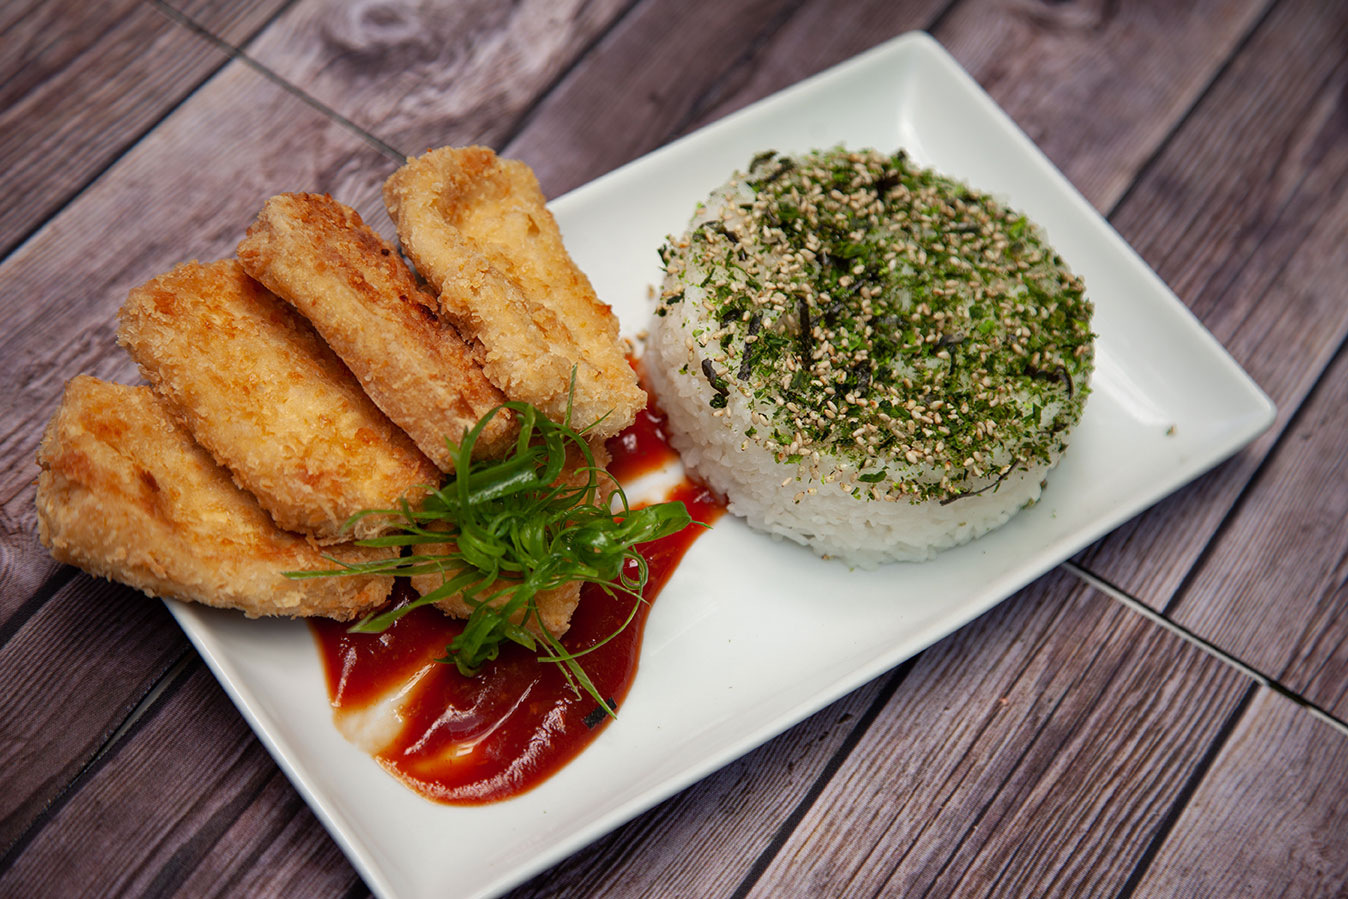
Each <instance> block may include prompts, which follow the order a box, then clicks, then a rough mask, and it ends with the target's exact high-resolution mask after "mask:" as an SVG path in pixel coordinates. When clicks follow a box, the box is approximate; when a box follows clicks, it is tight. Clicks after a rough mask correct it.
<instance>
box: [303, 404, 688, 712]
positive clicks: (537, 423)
mask: <svg viewBox="0 0 1348 899" xmlns="http://www.w3.org/2000/svg"><path fill="white" fill-rule="evenodd" d="M505 410H510V411H512V412H514V413H515V414H516V416H517V417H518V420H519V424H520V432H519V438H518V439H517V440H516V442H515V446H514V450H513V452H512V453H510V454H509V455H508V456H506V457H505V458H503V459H478V460H474V459H473V458H472V454H473V446H474V445H475V444H476V442H477V439H478V437H479V436H480V435H481V433H482V431H483V429H484V428H486V426H487V424H488V422H490V421H491V420H492V418H493V417H494V416H496V415H498V414H500V413H502V412H504V411H505ZM569 417H570V416H569V415H568V420H569ZM586 430H588V429H586ZM446 442H447V443H448V444H449V447H450V451H451V453H452V457H453V461H454V471H455V474H454V475H452V476H450V477H449V478H448V479H447V480H446V482H445V483H444V484H443V485H442V486H441V487H440V488H439V489H436V490H433V491H432V492H431V494H430V495H429V496H427V497H426V499H425V500H424V501H423V502H422V503H421V505H420V506H419V507H418V508H412V507H411V505H410V504H408V503H407V502H406V501H404V502H403V503H402V505H401V507H400V508H399V509H396V510H393V509H369V510H366V511H364V512H360V513H358V514H357V515H355V516H353V517H352V518H351V520H350V521H349V522H347V526H348V527H350V525H351V523H352V522H355V521H357V520H358V519H360V518H361V517H363V516H366V515H393V516H396V517H398V518H399V519H401V524H400V525H399V530H398V531H396V532H394V533H390V534H387V535H385V536H382V537H376V538H372V539H368V540H360V541H357V542H358V544H359V545H361V546H381V547H400V548H402V547H407V548H410V551H407V552H405V553H404V554H402V555H401V556H399V557H398V558H392V559H381V560H376V561H372V562H362V563H355V564H349V563H345V562H341V561H340V560H337V559H332V561H333V562H334V563H335V564H337V565H339V566H341V567H340V568H337V569H332V570H326V571H290V572H286V576H287V577H293V578H307V577H332V576H340V575H381V576H389V575H392V576H395V577H411V576H413V575H424V574H435V573H440V574H442V575H443V576H444V583H443V584H442V585H441V586H439V587H438V588H436V589H435V590H432V591H431V592H429V593H427V594H425V595H424V596H422V597H420V598H418V599H416V600H413V601H412V602H409V603H407V604H406V605H403V606H400V607H398V608H396V609H392V610H390V611H386V612H382V613H378V614H374V615H370V616H367V617H366V618H365V619H363V620H362V621H360V622H358V623H357V624H355V625H353V626H352V627H351V631H352V632H353V633H379V632H381V631H383V630H384V629H386V628H387V627H389V625H391V624H393V622H394V621H396V620H398V619H399V618H400V617H402V616H403V615H406V614H407V613H408V612H410V611H412V610H413V609H415V608H417V607H419V606H424V605H428V604H430V603H434V602H437V601H439V600H441V599H444V598H446V597H448V596H453V595H454V594H456V593H461V594H462V596H463V598H464V600H465V602H466V603H467V605H468V606H469V608H471V609H472V613H471V614H470V615H469V617H468V619H467V622H466V624H465V625H464V628H463V632H462V633H460V634H459V635H458V636H457V637H455V638H454V639H453V640H452V641H451V642H450V644H449V646H448V647H446V657H445V658H442V659H438V660H437V661H440V662H445V663H449V662H453V663H454V664H455V665H456V666H457V667H458V669H459V671H460V672H462V673H463V674H464V675H466V676H470V677H471V676H473V675H475V674H476V673H477V672H478V670H479V669H480V668H481V667H482V665H483V664H485V663H486V662H489V661H491V660H492V659H494V658H496V656H497V654H498V652H499V651H500V647H501V644H502V643H503V642H504V641H506V640H510V641H512V642H514V643H518V644H520V645H521V646H524V647H526V648H527V649H529V650H530V651H535V650H538V641H539V640H540V639H541V640H542V642H543V644H544V645H545V647H544V649H545V651H543V652H542V654H541V655H540V656H539V661H540V662H552V663H555V664H557V665H559V666H561V668H562V671H563V673H564V674H565V675H566V678H567V681H568V682H569V683H570V685H571V688H572V689H573V690H576V691H577V693H578V694H579V691H580V690H581V689H583V690H585V691H586V692H587V693H588V694H590V695H591V696H592V697H594V699H595V701H596V702H598V703H599V706H600V707H601V708H602V709H604V710H605V711H607V712H608V713H609V714H610V715H611V714H613V711H612V709H611V708H610V704H609V702H608V701H606V700H605V699H604V697H602V696H600V695H599V691H598V690H597V689H596V688H595V686H594V684H593V683H592V682H591V681H590V679H589V677H588V676H587V675H586V674H585V671H584V669H583V668H582V667H581V665H580V662H579V661H578V660H579V659H580V657H581V656H584V655H585V654H586V653H589V652H592V651H594V650H595V649H598V648H599V646H602V645H603V643H605V642H608V640H611V639H612V638H613V637H614V636H616V635H617V634H618V633H620V632H621V630H622V628H619V630H618V631H615V632H614V633H613V634H611V635H609V636H608V637H606V638H605V639H604V640H603V641H601V642H600V643H599V644H596V645H595V646H592V647H590V648H588V649H585V650H581V651H578V652H574V653H573V652H568V651H567V650H566V649H564V648H563V647H562V645H561V643H560V642H559V641H558V640H557V638H556V637H554V636H553V635H552V634H551V633H549V632H548V629H547V628H546V627H544V626H543V622H542V619H541V618H540V617H539V612H538V608H537V606H536V605H535V602H534V598H535V597H536V596H537V595H538V594H539V593H540V592H542V591H544V590H550V589H553V588H555V587H560V586H562V585H563V584H566V583H568V582H570V581H580V582H586V583H593V584H598V585H600V586H601V587H602V588H603V590H604V591H605V592H606V593H607V594H609V596H611V597H612V596H614V595H615V594H621V595H625V596H628V597H631V598H632V600H633V605H632V611H631V613H630V614H629V615H628V617H627V619H626V621H625V622H624V624H623V627H624V628H625V627H626V625H627V623H628V622H630V621H631V620H632V618H633V617H634V616H635V614H636V610H637V604H638V603H639V602H641V601H642V593H641V591H642V588H643V587H645V585H646V579H647V574H648V572H647V567H646V560H645V559H644V558H642V556H641V554H640V553H639V552H637V551H636V548H635V547H636V545H637V544H639V543H645V542H648V541H651V540H656V539H659V538H661V537H665V536H668V535H670V534H673V533H676V532H678V531H680V530H682V529H683V528H685V527H687V526H688V525H689V524H691V523H692V518H691V516H690V515H689V514H688V509H687V507H685V506H684V504H683V503H681V502H664V503H657V504H655V505H650V506H644V507H642V508H639V509H633V508H631V507H629V506H628V504H627V496H626V494H625V493H624V492H623V490H622V487H621V486H620V485H618V484H617V482H616V480H613V479H612V476H611V475H609V474H608V472H607V471H605V470H604V469H603V468H601V467H599V466H597V465H595V462H594V454H593V453H592V452H591V451H590V447H589V445H588V444H587V443H586V441H585V432H584V431H576V430H575V429H573V428H571V427H570V425H569V424H557V423H555V422H552V421H549V420H548V419H547V418H546V417H545V416H544V415H543V414H542V413H541V412H539V411H538V410H537V409H535V408H534V407H533V406H531V405H529V404H527V403H516V402H507V403H504V404H502V405H501V406H498V407H497V408H495V409H493V410H492V411H490V412H488V413H487V414H486V415H485V416H483V417H482V420H481V421H479V422H478V423H477V424H476V425H475V426H474V427H473V428H472V429H471V430H469V431H467V432H466V433H465V435H464V438H463V441H462V442H461V443H458V444H455V443H454V442H453V441H452V440H447V441H446ZM568 449H574V450H576V451H578V452H579V453H580V454H581V456H582V458H583V459H584V464H583V465H579V466H577V467H575V468H574V469H573V470H572V472H570V473H568V475H569V477H568V480H569V481H575V482H579V481H580V480H581V478H582V477H583V478H584V481H583V483H566V482H559V477H560V476H561V475H562V473H563V471H564V469H565V464H566V459H567V452H568ZM601 478H608V479H609V480H610V481H611V482H612V484H613V492H612V496H614V497H616V498H617V507H618V508H617V510H616V511H614V510H613V508H612V505H611V500H609V498H608V497H606V496H605V493H604V492H603V491H601V490H600V484H601V480H600V479H601ZM431 544H438V546H433V547H432V549H434V550H435V552H418V551H417V548H418V547H424V546H427V545H431ZM329 558H331V557H329ZM517 617H518V619H519V623H518V624H517V623H515V619H516V618H517ZM530 620H533V621H536V622H537V623H538V631H539V634H537V635H536V634H534V633H533V632H532V631H530V630H528V629H527V628H526V627H525V626H524V625H525V624H526V623H527V622H529V621H530ZM540 635H541V636H540Z"/></svg>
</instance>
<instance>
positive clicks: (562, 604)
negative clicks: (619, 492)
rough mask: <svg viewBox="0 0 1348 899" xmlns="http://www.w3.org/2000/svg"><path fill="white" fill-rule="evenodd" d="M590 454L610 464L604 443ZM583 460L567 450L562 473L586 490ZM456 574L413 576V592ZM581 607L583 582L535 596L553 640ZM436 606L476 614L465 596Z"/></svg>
mask: <svg viewBox="0 0 1348 899" xmlns="http://www.w3.org/2000/svg"><path fill="white" fill-rule="evenodd" d="M589 443H590V453H591V455H592V456H593V457H594V464H595V465H596V466H597V467H599V468H606V467H607V466H608V463H609V461H610V456H609V453H608V450H607V449H606V448H605V447H604V442H603V441H602V440H598V439H595V440H591V441H589ZM584 462H585V460H584V458H583V456H582V455H581V453H580V452H579V451H577V450H575V449H571V450H568V452H567V463H566V467H565V468H564V469H563V470H562V477H561V480H562V481H563V482H565V483H567V484H570V485H572V486H577V487H584V486H585V485H586V484H587V483H588V482H589V477H590V474H589V472H588V471H584V470H582V466H583V465H584ZM598 489H599V496H598V501H599V502H601V503H604V504H605V505H606V504H607V503H608V499H609V497H610V496H611V495H612V492H613V485H612V482H611V480H610V479H608V478H605V477H603V476H600V477H599V480H598ZM452 549H453V546H452V545H451V544H446V543H433V544H429V545H427V546H424V547H421V548H420V549H419V550H418V551H419V552H424V553H427V554H428V555H437V554H442V553H448V552H450V551H451V550H452ZM456 573H457V572H456V571H447V572H445V573H443V574H419V575H416V576H414V577H412V578H411V579H410V580H411V585H412V589H413V590H415V591H416V592H417V595H418V596H425V595H426V594H427V593H430V592H431V591H432V590H435V589H436V588H438V587H439V586H440V585H441V584H443V583H444V582H445V581H446V580H449V579H450V578H452V577H454V575H455V574H456ZM504 602H505V598H504V597H503V598H502V599H501V600H500V601H498V602H497V605H500V604H502V603H504ZM579 604H580V582H579V581H571V582H569V583H566V584H562V585H561V586H560V587H555V588H553V589H551V590H543V591H541V592H540V593H538V594H537V595H535V596H534V606H535V608H537V609H538V618H539V619H541V621H542V626H543V627H545V628H547V630H548V633H550V634H552V635H553V636H554V637H560V636H561V635H562V634H564V633H566V631H567V629H568V628H569V627H570V626H571V615H572V614H573V613H574V612H575V611H576V606H578V605H579ZM435 607H436V608H437V609H439V610H440V611H442V612H444V613H445V614H446V615H449V616H450V617H451V618H467V617H468V616H469V615H471V614H472V613H473V610H472V607H471V606H469V605H468V603H467V601H465V600H464V598H463V595H462V594H454V595H453V596H448V597H446V598H444V599H442V600H440V601H439V602H437V603H435ZM522 618H523V613H521V614H518V615H516V616H515V624H520V623H521V619H522ZM524 626H525V627H526V628H527V629H529V630H531V631H533V632H534V633H535V634H539V635H540V636H541V633H540V632H539V622H538V621H536V620H534V619H533V618H530V619H529V621H527V622H524Z"/></svg>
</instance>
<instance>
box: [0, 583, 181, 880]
mask: <svg viewBox="0 0 1348 899" xmlns="http://www.w3.org/2000/svg"><path fill="white" fill-rule="evenodd" d="M113 648H115V658H110V657H109V655H110V653H109V650H110V649H113ZM190 651H191V650H190V647H189V646H188V644H187V640H186V638H184V637H183V635H182V632H181V631H179V630H178V628H177V627H176V626H175V625H174V624H173V623H172V621H171V620H170V618H169V615H168V613H167V612H166V611H165V610H164V606H163V604H162V603H160V602H159V601H158V600H153V599H150V598H148V597H146V596H144V595H142V594H140V593H137V592H136V591H134V590H131V589H130V588H129V587H123V586H121V585H120V584H113V583H110V582H108V581H104V580H97V579H94V578H91V577H89V576H88V575H84V574H80V575H77V576H76V577H74V578H72V579H71V580H70V581H69V582H68V583H67V584H66V585H65V586H64V587H63V588H62V589H61V590H59V591H58V592H57V593H56V594H55V595H54V596H52V597H51V599H49V600H47V601H46V602H45V603H43V604H42V605H41V606H40V607H39V608H38V609H37V610H36V611H35V612H34V613H33V614H32V615H31V616H30V617H28V618H26V620H25V621H24V622H23V624H22V626H21V627H18V628H16V629H15V630H14V632H13V633H12V635H10V636H9V638H8V639H7V640H5V641H4V643H3V644H0V683H3V684H4V690H5V694H6V698H5V701H4V702H0V734H3V735H4V737H3V738H2V739H0V770H3V771H4V772H5V777H4V784H5V788H4V790H0V855H3V854H4V851H5V849H6V848H7V847H9V846H10V845H11V844H12V843H13V842H14V841H15V840H16V839H18V838H19V837H20V836H21V835H22V834H23V833H24V831H25V830H27V828H28V827H29V826H30V825H31V824H32V822H33V819H34V818H35V817H36V816H37V814H38V813H39V812H40V811H41V810H42V809H43V808H44V807H46V806H47V805H48V804H49V803H50V802H51V801H52V800H53V799H55V798H56V797H57V796H58V795H59V794H60V793H61V792H62V791H63V790H64V789H65V788H66V786H67V785H68V784H69V783H70V781H71V780H72V779H73V778H74V777H75V775H76V774H77V773H79V771H80V770H81V769H82V768H83V767H84V766H85V765H86V764H88V763H89V761H90V760H91V759H92V758H93V757H94V755H95V754H96V753H97V752H98V751H99V750H100V749H101V748H102V746H103V744H104V743H105V741H106V740H107V738H108V737H109V736H110V735H111V734H112V733H113V732H114V731H115V730H116V729H117V727H118V726H119V725H120V724H121V723H122V721H123V720H124V719H125V718H126V716H127V715H128V714H129V713H130V712H131V710H132V708H133V707H134V706H135V705H136V703H137V702H138V701H139V700H140V698H141V697H142V696H144V695H145V694H146V693H147V692H148V691H149V689H150V687H151V686H152V685H153V684H154V682H155V680H156V679H158V678H159V677H160V676H162V675H163V674H164V672H165V671H167V670H168V668H169V667H170V666H171V665H172V664H173V663H174V661H175V660H176V659H177V658H179V657H180V656H182V655H184V654H186V653H188V652H190Z"/></svg>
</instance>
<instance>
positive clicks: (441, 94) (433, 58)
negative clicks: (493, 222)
mask: <svg viewBox="0 0 1348 899" xmlns="http://www.w3.org/2000/svg"><path fill="white" fill-rule="evenodd" d="M627 5H628V0H599V2H581V0H567V2H564V3H557V2H548V0H529V2H525V3H520V4H502V3H494V2H491V0H474V2H470V3H452V4H449V3H447V4H438V5H436V4H432V5H425V4H422V5H416V6H411V5H406V6H405V5H402V4H363V5H362V4H356V5H353V4H350V3H345V2H342V0H300V2H298V3H296V4H295V5H294V6H292V7H291V8H290V9H288V10H286V12H285V13H284V14H283V15H282V16H280V17H279V18H278V19H277V20H276V21H275V22H274V23H272V24H271V25H270V26H269V27H268V28H267V29H266V30H265V31H264V32H263V33H262V34H260V35H259V36H258V38H257V39H256V40H255V41H254V42H252V43H251V44H250V45H249V46H248V47H247V48H246V51H247V53H248V54H249V55H250V56H251V57H253V58H254V59H256V60H257V61H258V62H259V63H261V64H262V65H264V66H266V67H267V68H268V69H270V70H272V71H274V72H275V73H276V74H278V75H279V76H280V77H282V78H284V79H286V80H287V81H289V82H290V83H291V84H294V85H295V86H297V87H298V88H299V89H300V90H302V91H304V92H305V93H307V94H308V95H310V96H312V97H314V98H316V99H317V100H318V101H319V102H321V103H323V104H325V105H327V106H328V107H330V108H331V109H333V110H335V111H336V112H337V113H338V114H340V115H342V116H344V117H346V118H347V119H349V120H350V121H352V122H354V123H355V124H356V125H358V126H359V127H361V128H364V129H366V130H367V131H369V132H371V133H373V134H376V135H378V137H379V138H380V139H382V140H383V141H385V142H386V143H387V144H389V145H390V146H393V147H396V148H397V149H398V150H399V151H400V152H402V153H404V154H415V153H421V152H423V151H425V150H426V149H427V148H429V147H439V146H445V145H448V144H455V145H459V144H470V143H482V144H488V145H497V144H498V143H499V142H500V141H502V140H503V139H504V137H505V136H506V135H507V134H509V133H510V132H511V131H513V130H514V128H515V127H516V126H517V123H518V121H519V119H520V118H521V117H522V116H524V115H525V114H526V113H527V111H528V110H529V109H530V108H531V107H532V106H533V104H534V103H535V102H536V101H537V99H538V97H539V96H540V95H541V94H542V93H543V92H544V91H545V90H547V88H548V86H549V85H550V84H552V82H553V81H555V80H556V79H557V78H558V77H559V76H560V75H561V74H562V73H563V72H565V71H566V70H567V69H568V68H569V67H570V66H571V64H572V63H573V62H574V60H575V59H576V57H577V56H579V55H580V54H581V53H583V52H584V51H585V49H586V48H587V47H588V46H589V45H590V43H591V42H592V41H593V40H594V39H595V38H596V36H597V35H599V34H601V33H602V32H603V31H604V29H605V28H607V27H608V26H609V24H610V23H611V22H612V21H613V20H614V19H615V18H616V17H618V16H620V15H621V14H622V12H623V11H624V9H625V8H626V6H627Z"/></svg>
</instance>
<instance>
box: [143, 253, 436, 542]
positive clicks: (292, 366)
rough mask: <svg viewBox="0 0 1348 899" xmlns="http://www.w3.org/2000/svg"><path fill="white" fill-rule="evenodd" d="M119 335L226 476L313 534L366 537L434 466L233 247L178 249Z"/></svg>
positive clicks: (289, 524) (385, 526)
mask: <svg viewBox="0 0 1348 899" xmlns="http://www.w3.org/2000/svg"><path fill="white" fill-rule="evenodd" d="M119 317H120V319H121V327H119V328H118V331H117V340H118V343H120V344H121V345H122V346H123V347H125V348H126V350H127V352H129V353H130V354H131V358H133V359H134V360H135V361H136V363H137V364H138V365H139V366H140V371H141V374H142V375H143V376H144V377H145V379H146V380H147V381H149V382H150V384H151V386H153V387H154V389H155V392H156V393H157V394H158V395H159V396H160V398H162V399H163V400H164V401H165V402H166V403H167V405H168V407H169V409H171V410H172V411H173V413H174V414H175V416H176V417H177V418H178V420H179V421H180V422H181V423H182V424H183V425H185V426H186V428H187V430H188V431H189V432H191V434H192V436H193V437H195V438H196V441H197V442H198V443H199V444H201V445H202V446H203V447H205V448H206V450H207V451H208V452H210V454H211V455H212V456H213V457H214V458H215V461H216V462H218V463H220V464H221V465H223V466H224V467H225V468H226V469H228V470H229V471H230V472H231V473H232V474H233V477H234V482H235V483H236V484H238V485H239V486H240V487H242V488H243V489H245V490H247V491H249V492H250V493H252V494H253V495H254V496H256V497H257V500H258V502H259V503H260V504H261V505H262V508H264V509H266V510H267V511H268V512H269V513H271V516H272V518H273V519H275V521H276V523H277V524H278V525H280V526H281V527H282V528H284V529H286V530H289V531H298V532H300V533H302V534H307V535H309V536H311V537H313V538H314V539H315V540H317V541H319V542H322V543H336V542H341V541H343V540H351V539H363V538H367V537H375V536H378V535H379V534H382V533H384V532H386V531H388V530H389V529H391V528H392V527H393V526H394V525H395V524H396V523H397V520H396V519H395V518H393V517H392V516H365V517H362V518H360V519H358V520H357V521H356V522H355V523H354V525H353V526H352V528H351V529H350V530H349V531H345V532H344V531H343V525H344V523H345V522H347V520H348V519H350V518H351V516H353V515H355V514H356V513H358V512H361V511H363V510H366V509H396V508H398V505H399V501H400V500H401V499H406V500H407V501H408V502H410V503H412V504H414V505H415V504H416V503H417V502H419V501H420V500H421V498H422V497H424V496H425V495H426V493H427V485H435V484H438V483H439V481H440V470H439V469H438V468H437V467H436V466H435V464H434V463H432V462H431V460H430V459H428V458H427V457H426V456H425V455H424V454H423V453H422V452H421V451H420V450H418V449H417V447H416V445H415V444H413V443H412V440H411V438H409V437H408V436H407V435H406V434H405V433H404V432H403V431H401V430H399V429H398V427H397V426H396V425H394V424H393V422H391V421H389V419H388V417H387V416H386V415H384V413H383V412H381V411H379V409H378V407H376V406H375V404H374V403H373V402H372V401H371V400H370V398H369V397H368V396H367V395H366V394H365V391H364V390H362V389H361V386H360V382H359V381H357V380H356V378H355V376H354V375H352V374H351V372H350V371H349V370H348V369H347V367H346V366H345V365H343V364H342V361H341V360H340V359H338V358H337V356H336V354H334V353H333V352H332V350H331V349H329V348H328V346H327V344H325V343H324V342H323V340H322V338H320V337H319V336H318V334H317V333H316V332H315V331H314V329H313V328H312V327H311V326H310V324H309V322H308V321H306V320H305V319H304V317H303V316H301V315H300V314H299V313H298V312H296V311H295V310H294V309H293V308H291V307H290V306H289V305H288V304H286V303H285V302H284V301H282V300H281V299H280V298H279V297H277V296H275V295H274V294H272V293H271V292H270V291H269V290H267V288H265V287H263V286H262V285H261V284H259V283H258V282H257V281H254V280H253V279H252V278H250V277H248V275H247V274H246V273H245V272H244V270H243V267H242V266H241V265H239V263H238V262H237V261H236V260H233V259H228V260H223V261H220V262H214V263H209V264H205V265H203V264H201V263H198V262H188V263H184V264H182V265H179V266H178V267H177V268H175V269H173V271H171V272H169V273H168V274H166V275H160V276H159V277H157V278H155V279H153V280H151V281H149V282H148V283H146V284H144V285H142V286H140V287H137V288H135V289H134V290H132V291H131V293H130V295H129V296H128V297H127V300H126V303H125V304H124V305H123V306H122V309H121V312H120V314H119Z"/></svg>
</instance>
